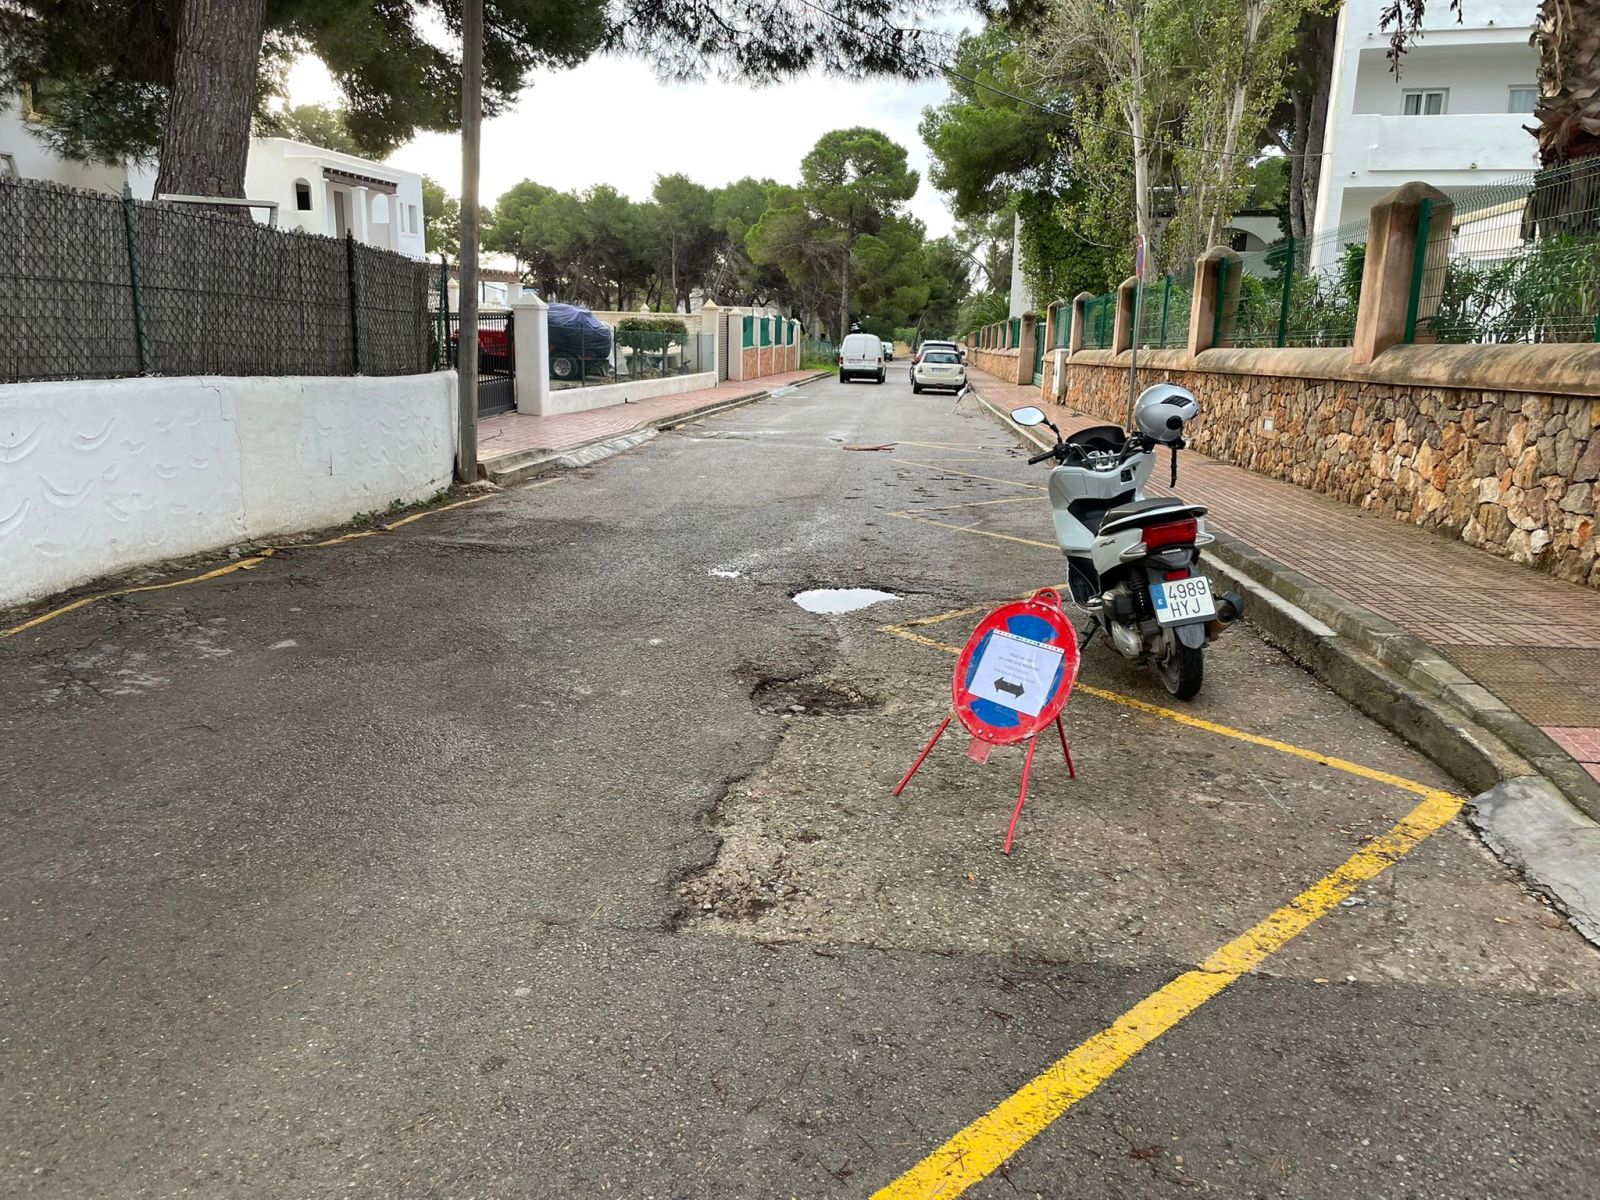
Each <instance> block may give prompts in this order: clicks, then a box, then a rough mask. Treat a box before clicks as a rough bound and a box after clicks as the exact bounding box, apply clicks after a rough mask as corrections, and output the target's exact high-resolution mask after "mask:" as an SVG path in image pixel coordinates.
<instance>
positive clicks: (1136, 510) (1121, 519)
mask: <svg viewBox="0 0 1600 1200" xmlns="http://www.w3.org/2000/svg"><path fill="white" fill-rule="evenodd" d="M1205 515H1206V510H1205V507H1204V506H1203V505H1199V504H1185V503H1184V502H1183V501H1182V500H1178V499H1175V498H1174V497H1171V496H1156V497H1152V498H1150V499H1148V500H1135V501H1134V502H1133V503H1132V504H1121V505H1118V506H1117V507H1116V508H1113V509H1110V510H1109V511H1107V513H1106V515H1105V516H1103V517H1101V518H1100V528H1099V529H1098V530H1097V532H1098V533H1102V534H1104V533H1113V532H1115V531H1116V530H1118V529H1125V528H1127V527H1128V526H1130V525H1151V524H1154V523H1155V522H1156V521H1157V520H1158V519H1159V520H1167V521H1181V520H1183V519H1184V518H1186V517H1203V516H1205Z"/></svg>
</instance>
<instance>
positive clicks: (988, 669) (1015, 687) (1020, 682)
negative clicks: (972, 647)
mask: <svg viewBox="0 0 1600 1200" xmlns="http://www.w3.org/2000/svg"><path fill="white" fill-rule="evenodd" d="M1061 659H1062V652H1061V651H1060V650H1059V649H1057V648H1056V647H1055V646H1046V645H1045V644H1044V643H1042V642H1031V641H1029V640H1028V639H1027V638H1019V637H1017V636H1016V635H1014V634H1010V633H1002V632H1000V631H999V630H996V631H995V632H994V633H992V634H990V635H989V640H988V641H987V642H986V643H984V647H983V653H982V654H980V655H979V656H978V667H977V670H975V671H974V672H973V673H972V683H971V685H970V690H971V692H972V694H973V695H974V696H978V697H981V698H982V699H984V700H992V701H994V702H995V703H996V704H999V705H1001V706H1002V707H1005V708H1010V709H1015V710H1016V711H1017V712H1019V713H1026V714H1027V715H1028V716H1030V717H1037V716H1038V715H1039V710H1040V709H1041V708H1043V707H1044V705H1045V701H1047V700H1048V699H1050V691H1051V685H1052V684H1053V683H1055V681H1056V672H1058V671H1059V670H1061Z"/></svg>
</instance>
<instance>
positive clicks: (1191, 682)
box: [1156, 629, 1206, 700]
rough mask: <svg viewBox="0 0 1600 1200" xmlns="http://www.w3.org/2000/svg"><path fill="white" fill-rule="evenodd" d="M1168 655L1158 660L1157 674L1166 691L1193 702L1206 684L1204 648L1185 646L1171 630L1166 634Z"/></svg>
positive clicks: (1180, 698) (1165, 654)
mask: <svg viewBox="0 0 1600 1200" xmlns="http://www.w3.org/2000/svg"><path fill="white" fill-rule="evenodd" d="M1166 643H1167V645H1166V653H1164V654H1163V655H1162V656H1161V657H1160V658H1159V659H1157V660H1156V674H1157V675H1159V676H1161V682H1162V683H1163V684H1165V685H1166V689H1167V691H1168V692H1169V693H1171V694H1172V695H1173V696H1175V697H1177V698H1178V699H1179V700H1193V699H1194V698H1195V697H1196V696H1197V695H1199V694H1200V685H1201V684H1202V683H1204V682H1205V673H1206V659H1205V647H1204V646H1185V645H1184V644H1183V643H1182V642H1180V641H1179V640H1178V635H1177V634H1176V633H1174V632H1172V631H1171V630H1170V629H1169V630H1168V631H1167V633H1166Z"/></svg>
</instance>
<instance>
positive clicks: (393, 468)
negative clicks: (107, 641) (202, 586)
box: [0, 371, 456, 606]
mask: <svg viewBox="0 0 1600 1200" xmlns="http://www.w3.org/2000/svg"><path fill="white" fill-rule="evenodd" d="M455 428H456V423H455V374H454V372H443V371H441V372H437V373H434V374H430V375H407V376H396V377H389V378H363V377H356V378H348V379H347V378H336V377H333V378H330V377H293V378H283V379H273V378H227V377H217V376H200V377H181V378H171V379H159V378H151V379H111V380H74V381H63V382H51V383H16V384H6V385H3V386H0V564H3V567H0V606H5V605H11V604H19V603H23V602H25V601H28V600H31V599H35V598H37V597H40V596H44V595H48V594H50V593H52V592H58V591H61V590H62V589H64V588H69V587H73V586H75V585H77V584H80V583H84V582H86V581H88V580H91V579H94V578H97V577H99V576H102V575H106V574H110V573H113V572H116V571H120V570H125V569H127V568H129V567H134V566H138V565H141V564H145V563H151V562H158V561H161V560H163V559H169V558H177V557H181V556H183V555H187V554H195V553H199V552H201V551H205V550H213V549H216V548H218V547H222V546H226V545H229V544H230V543H232V542H237V541H243V540H255V539H259V538H266V537H270V536H272V535H274V534H282V533H287V532H291V531H295V530H301V529H311V528H317V527H319V526H326V525H336V524H339V523H340V522H343V521H346V520H348V519H349V518H350V517H352V516H354V515H355V514H356V513H358V512H363V511H369V510H373V509H381V508H385V507H387V506H388V505H389V504H390V503H391V502H393V501H395V500H401V501H413V500H419V499H423V498H425V497H427V496H430V495H432V494H433V493H434V492H436V491H438V489H439V488H441V487H444V486H446V485H447V484H448V483H449V481H450V477H451V467H452V463H453V461H454V456H455Z"/></svg>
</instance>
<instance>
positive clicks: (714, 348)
mask: <svg viewBox="0 0 1600 1200" xmlns="http://www.w3.org/2000/svg"><path fill="white" fill-rule="evenodd" d="M721 316H722V310H721V309H720V308H718V307H717V305H716V304H715V302H713V301H711V300H707V301H706V302H705V303H704V304H702V305H701V306H700V343H699V345H698V346H697V347H696V349H697V350H699V352H700V353H699V361H698V362H697V363H696V364H695V370H697V371H712V372H715V371H716V370H717V363H718V362H719V361H723V360H722V356H723V354H725V353H726V352H727V351H726V350H725V349H724V348H723V346H722V344H721V339H720V338H718V337H717V330H718V328H719V327H720V326H721V325H722V321H721V320H720V319H719V318H721Z"/></svg>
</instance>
